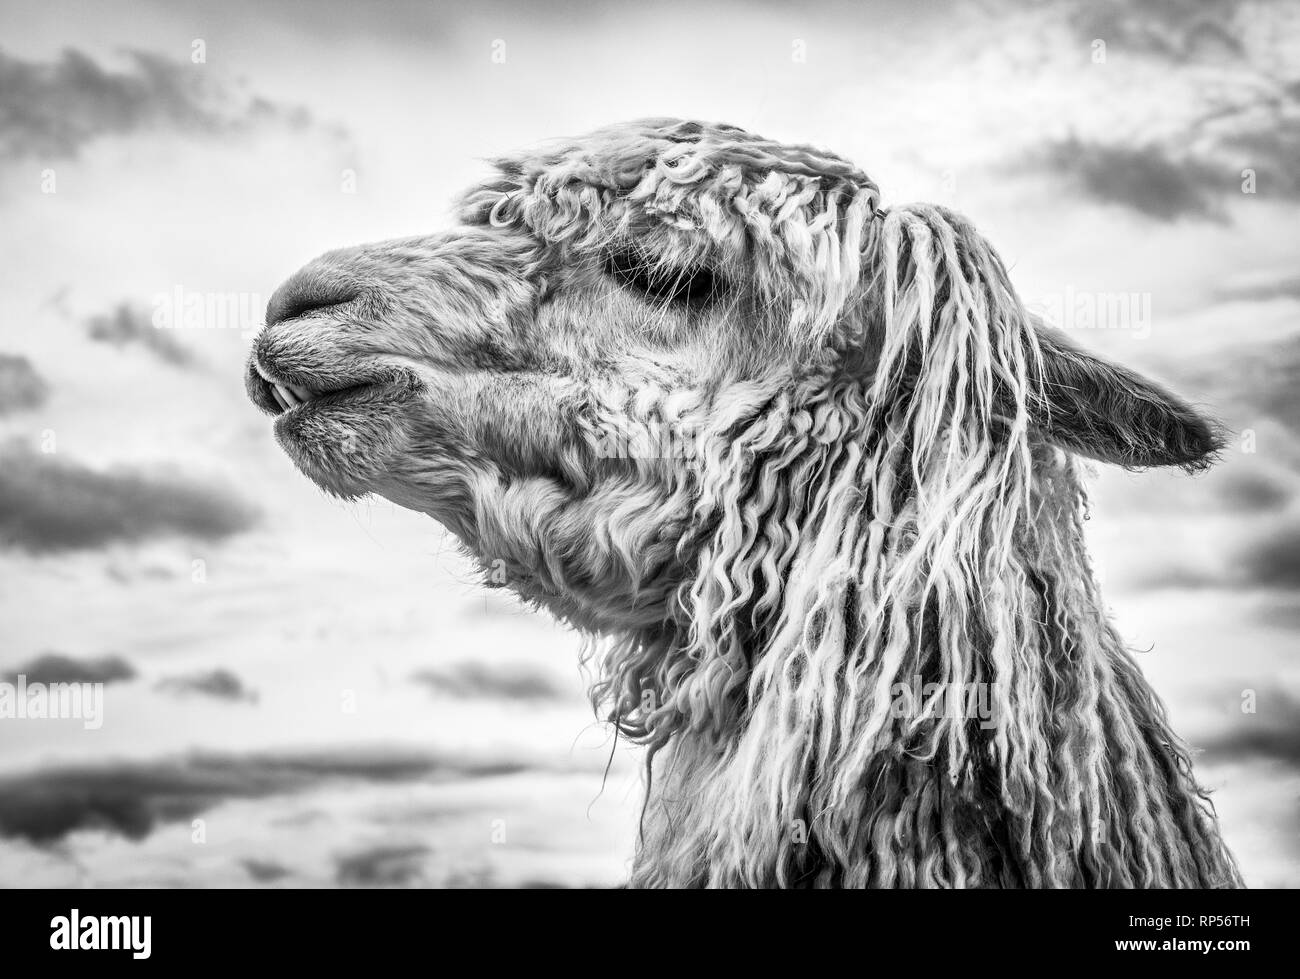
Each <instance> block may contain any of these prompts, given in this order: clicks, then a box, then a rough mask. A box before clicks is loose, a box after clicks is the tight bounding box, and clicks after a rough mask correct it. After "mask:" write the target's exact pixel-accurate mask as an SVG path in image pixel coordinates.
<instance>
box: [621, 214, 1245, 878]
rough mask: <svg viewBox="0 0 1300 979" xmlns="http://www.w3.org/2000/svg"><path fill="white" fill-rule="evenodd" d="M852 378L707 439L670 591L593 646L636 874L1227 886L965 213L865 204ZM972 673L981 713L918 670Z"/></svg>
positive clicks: (1013, 313) (1019, 336) (1213, 833)
mask: <svg viewBox="0 0 1300 979" xmlns="http://www.w3.org/2000/svg"><path fill="white" fill-rule="evenodd" d="M869 258H870V260H871V262H872V265H873V266H874V267H876V268H879V269H881V270H883V272H882V274H881V276H880V277H879V278H878V280H877V281H876V282H874V283H872V286H871V289H870V290H869V291H868V294H867V295H866V296H864V297H863V299H862V303H863V305H864V307H870V306H871V305H872V303H873V302H874V303H876V304H878V306H879V310H880V314H881V326H882V331H881V336H882V341H881V343H880V350H879V352H878V354H877V358H876V365H875V371H874V376H873V379H872V381H871V382H870V384H863V383H861V382H858V381H852V380H843V379H841V380H840V381H838V382H836V383H834V384H831V385H829V386H828V385H826V384H825V383H824V381H823V380H821V379H818V380H810V381H809V382H807V383H805V384H804V385H803V386H801V388H800V389H799V390H798V391H796V392H794V393H778V394H777V395H776V397H775V401H774V402H772V403H768V404H765V405H764V406H763V407H762V408H761V410H759V409H758V408H757V405H758V404H759V403H760V397H757V396H756V398H755V403H754V407H755V414H754V415H753V417H752V418H750V419H746V420H745V421H743V422H742V423H741V424H740V425H738V426H736V427H730V426H726V425H718V426H717V431H716V432H715V433H714V436H715V437H711V438H706V439H704V440H703V442H702V446H703V451H702V453H701V455H700V457H699V460H698V462H699V464H700V473H699V480H700V486H699V496H698V500H699V502H698V504H697V506H696V508H695V512H694V515H693V517H694V519H693V521H692V525H693V526H695V527H712V528H713V530H712V533H711V535H710V536H709V537H708V538H707V540H706V541H705V543H704V546H703V549H702V551H701V552H700V558H699V561H698V567H697V570H696V573H695V575H694V577H693V578H692V579H691V580H690V581H689V582H687V583H686V584H683V585H682V586H681V588H680V591H679V594H678V596H677V601H676V609H677V617H676V621H675V622H674V623H673V624H672V626H671V627H670V628H667V629H665V630H663V631H661V632H658V633H656V634H654V635H650V636H647V635H645V634H641V635H636V636H628V637H626V638H625V639H624V640H623V641H621V642H619V643H616V644H615V645H614V646H613V647H612V648H611V649H609V650H608V651H607V652H606V653H605V655H604V658H603V661H602V669H603V680H602V681H601V682H600V683H599V684H598V685H597V688H596V695H597V699H598V700H604V701H607V702H608V704H609V709H610V714H611V716H612V717H613V718H615V719H616V721H617V723H618V725H619V727H620V729H621V730H622V731H623V733H624V734H626V735H628V736H630V737H632V738H634V739H638V740H641V741H643V742H645V743H646V744H648V745H649V748H650V756H651V762H650V764H649V773H648V774H649V777H650V780H651V786H650V790H649V794H648V798H647V804H646V810H645V813H644V819H643V837H642V841H641V846H640V849H639V852H638V855H637V859H636V862H635V867H634V871H633V877H632V882H633V883H634V884H637V885H643V886H700V885H707V886H769V885H777V886H792V885H812V886H878V887H891V886H904V887H911V886H958V887H962V886H969V887H980V886H1029V887H1043V886H1089V887H1124V886H1128V887H1134V886H1136V887H1161V886H1170V887H1173V886H1176V887H1208V886H1230V885H1235V884H1239V883H1240V880H1239V877H1238V874H1237V870H1236V868H1235V865H1234V864H1233V861H1232V859H1231V857H1230V855H1229V854H1228V853H1227V851H1226V849H1225V848H1224V847H1223V844H1222V842H1221V840H1220V838H1219V835H1218V831H1217V827H1216V825H1215V820H1214V817H1213V813H1212V809H1211V808H1210V806H1209V804H1208V800H1207V798H1206V796H1205V794H1204V793H1203V792H1202V791H1201V790H1200V789H1199V788H1198V786H1197V785H1196V783H1195V781H1194V779H1193V777H1192V775H1191V765H1190V761H1189V757H1188V753H1187V750H1186V749H1185V748H1184V747H1183V746H1182V745H1181V743H1180V742H1179V740H1178V739H1177V737H1176V736H1175V735H1174V733H1173V732H1172V731H1171V730H1170V729H1169V726H1168V725H1167V723H1166V721H1165V717H1164V711H1163V708H1162V706H1161V704H1160V703H1159V701H1158V700H1157V698H1156V697H1155V696H1154V694H1153V693H1152V691H1151V690H1150V688H1149V686H1148V685H1147V683H1146V681H1145V680H1144V679H1143V678H1142V676H1141V672H1140V670H1139V668H1138V666H1137V665H1136V663H1135V662H1134V660H1133V659H1132V657H1131V656H1130V655H1129V654H1128V652H1127V651H1126V650H1125V648H1124V646H1123V643H1122V641H1121V640H1120V638H1119V636H1118V635H1117V634H1116V632H1115V630H1114V629H1113V627H1112V626H1111V625H1110V624H1109V622H1108V621H1107V619H1106V616H1105V612H1104V609H1103V606H1102V604H1101V601H1100V598H1099V595H1098V593H1097V589H1096V586H1095V584H1094V580H1093V577H1092V573H1091V569H1090V567H1089V563H1088V559H1087V555H1086V553H1085V550H1084V546H1083V530H1082V521H1083V519H1084V513H1085V508H1086V500H1085V495H1084V491H1083V488H1082V483H1081V479H1080V466H1079V463H1078V462H1077V461H1076V460H1075V459H1074V457H1072V456H1071V455H1070V454H1068V453H1066V452H1065V451H1063V450H1060V449H1057V448H1054V447H1052V446H1050V445H1048V444H1046V443H1045V442H1043V441H1041V439H1040V438H1038V437H1037V436H1036V435H1035V433H1034V431H1033V429H1032V427H1031V424H1030V419H1029V414H1028V410H1027V406H1028V404H1029V402H1030V400H1031V399H1032V398H1033V397H1034V396H1035V394H1034V393H1035V385H1036V384H1038V383H1040V382H1041V368H1040V366H1039V360H1038V349H1037V343H1036V340H1035V336H1034V332H1033V331H1032V330H1031V329H1029V328H1028V323H1027V319H1026V317H1025V314H1024V311H1023V309H1022V307H1021V305H1020V303H1019V302H1018V300H1017V299H1016V297H1015V295H1014V292H1013V291H1012V289H1011V286H1010V284H1009V283H1008V281H1007V279H1006V275H1005V272H1004V270H1003V268H1002V266H1001V263H1000V262H999V261H998V259H997V258H996V256H995V255H994V254H993V253H992V251H991V250H990V249H989V247H988V246H987V244H986V243H985V242H984V241H983V239H981V238H979V236H977V235H976V234H975V233H974V232H973V230H972V229H970V228H969V227H968V226H966V225H964V224H963V223H962V222H960V220H959V219H957V218H956V217H955V216H953V215H950V214H948V213H947V212H944V211H942V210H941V209H938V208H931V207H924V206H918V207H909V208H903V209H897V210H895V211H894V212H893V213H891V214H890V215H889V216H888V218H887V220H886V221H885V224H884V228H883V236H882V240H881V241H880V243H879V247H878V253H876V254H872V255H870V256H869ZM914 677H921V678H923V680H924V683H925V684H938V685H940V686H939V689H940V690H949V689H952V688H953V687H954V685H955V686H958V687H960V688H962V689H973V688H972V687H970V686H969V685H971V684H978V685H984V686H985V687H986V689H987V691H988V696H989V698H990V701H991V707H992V712H991V716H992V719H993V723H991V724H989V725H985V724H981V723H980V722H979V721H978V720H977V719H975V718H973V717H971V716H969V715H965V714H962V713H960V712H959V713H957V714H955V715H954V714H953V713H952V712H946V711H943V710H941V709H939V707H940V706H941V705H940V704H939V703H938V702H937V698H938V697H939V696H940V694H932V695H931V698H930V700H928V701H927V702H924V703H915V702H912V701H913V698H914V696H915V695H914V690H915V688H916V685H915V684H914V683H912V678H914Z"/></svg>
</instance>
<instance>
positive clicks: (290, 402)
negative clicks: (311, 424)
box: [275, 383, 299, 408]
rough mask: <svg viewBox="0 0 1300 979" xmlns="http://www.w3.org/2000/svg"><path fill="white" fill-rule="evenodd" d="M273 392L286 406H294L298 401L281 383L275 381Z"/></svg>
mask: <svg viewBox="0 0 1300 979" xmlns="http://www.w3.org/2000/svg"><path fill="white" fill-rule="evenodd" d="M275 393H276V394H278V395H279V396H280V400H281V401H282V402H283V403H284V406H285V407H286V408H293V407H296V406H297V405H298V403H299V402H298V399H297V398H295V397H294V396H293V392H292V391H290V390H289V389H288V388H287V387H285V386H284V385H283V384H279V383H277V384H276V385H275Z"/></svg>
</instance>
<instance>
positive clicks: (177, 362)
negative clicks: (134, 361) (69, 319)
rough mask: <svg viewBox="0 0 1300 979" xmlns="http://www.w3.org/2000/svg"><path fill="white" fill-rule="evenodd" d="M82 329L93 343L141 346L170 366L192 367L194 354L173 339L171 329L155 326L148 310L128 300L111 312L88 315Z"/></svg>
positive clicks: (194, 362)
mask: <svg viewBox="0 0 1300 979" xmlns="http://www.w3.org/2000/svg"><path fill="white" fill-rule="evenodd" d="M86 332H87V333H88V334H89V336H90V339H92V340H94V341H95V342H96V343H108V344H111V345H112V346H114V347H118V348H119V349H120V348H122V347H132V346H139V347H142V348H144V349H145V350H147V351H148V352H149V353H151V354H153V356H155V357H157V358H158V359H159V360H161V361H162V362H163V363H165V364H170V365H171V366H173V367H193V366H195V364H196V363H197V361H196V360H195V358H194V355H193V354H192V353H191V352H190V351H189V350H187V349H186V348H185V347H183V346H181V345H180V344H179V343H177V342H176V339H175V337H174V336H173V335H172V332H170V331H168V330H160V329H157V328H156V327H155V326H154V325H153V322H152V318H151V316H150V314H149V313H148V311H146V310H143V309H141V308H139V307H137V306H132V305H130V304H129V303H120V304H118V306H117V308H116V309H114V310H113V311H112V312H111V313H107V314H105V315H102V316H94V317H91V319H90V320H89V321H88V322H87V323H86Z"/></svg>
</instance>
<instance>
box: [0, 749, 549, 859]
mask: <svg viewBox="0 0 1300 979" xmlns="http://www.w3.org/2000/svg"><path fill="white" fill-rule="evenodd" d="M525 767H526V766H525V765H524V764H522V763H519V762H512V761H509V760H493V759H474V758H468V757H459V758H457V757H451V756H445V755H438V754H422V753H412V752H399V751H373V750H371V751H346V752H320V753H314V754H274V753H269V754H256V755H230V754H194V755H190V756H188V757H185V758H178V759H167V760H161V761H150V762H109V763H106V764H102V765H75V766H68V767H63V768H54V769H46V770H42V771H37V772H32V773H26V774H16V775H6V776H0V836H5V837H13V838H20V839H25V840H27V841H29V842H31V843H36V844H40V845H45V844H50V843H54V842H57V841H58V840H60V839H62V838H63V837H65V836H67V835H68V834H69V833H73V832H77V831H79V830H101V831H103V832H107V833H114V834H117V835H120V836H124V837H126V838H128V839H132V840H140V839H144V838H145V837H146V836H148V835H149V834H150V833H151V832H153V830H154V828H155V827H156V826H158V825H159V824H160V823H165V822H174V821H181V820H188V819H192V818H194V817H195V816H197V815H198V814H199V813H202V812H206V811H207V810H209V809H212V808H213V807H215V806H218V805H220V804H221V803H223V802H226V801H228V800H233V799H260V798H266V797H268V796H273V795H281V794H288V793H293V792H299V791H303V790H306V789H310V788H313V787H317V786H321V785H323V784H326V783H330V782H336V781H347V780H352V781H364V782H372V783H402V782H414V781H421V780H425V779H429V778H463V779H468V778H480V777H487V776H492V775H505V774H513V773H516V772H519V771H523V770H524V769H525Z"/></svg>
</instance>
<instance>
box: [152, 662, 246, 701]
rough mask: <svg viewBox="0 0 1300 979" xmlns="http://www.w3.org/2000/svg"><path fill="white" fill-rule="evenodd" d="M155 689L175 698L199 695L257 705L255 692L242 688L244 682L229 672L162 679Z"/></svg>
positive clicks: (213, 671) (214, 671) (221, 670)
mask: <svg viewBox="0 0 1300 979" xmlns="http://www.w3.org/2000/svg"><path fill="white" fill-rule="evenodd" d="M157 689H158V690H161V691H163V692H164V693H169V694H173V695H176V696H181V697H184V696H187V695H189V694H200V695H202V696H204V697H214V698H216V699H217V700H229V701H232V702H239V701H247V702H248V703H250V704H255V703H257V691H256V690H252V689H250V688H248V687H246V686H244V682H243V681H242V680H240V679H239V677H237V676H236V675H235V674H233V673H231V672H230V671H229V670H223V669H215V670H208V671H206V672H203V673H190V674H187V675H185V676H173V677H164V678H163V679H162V680H160V681H158V684H157Z"/></svg>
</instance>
